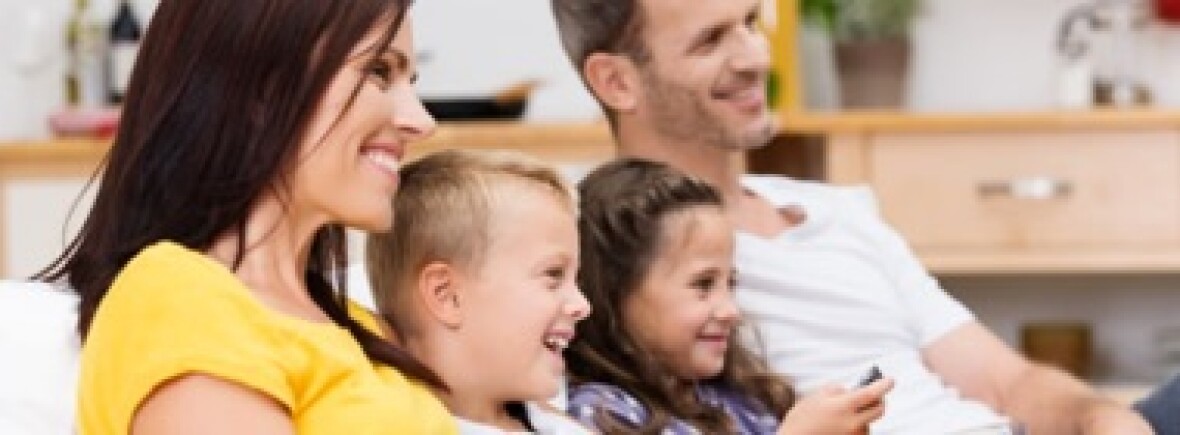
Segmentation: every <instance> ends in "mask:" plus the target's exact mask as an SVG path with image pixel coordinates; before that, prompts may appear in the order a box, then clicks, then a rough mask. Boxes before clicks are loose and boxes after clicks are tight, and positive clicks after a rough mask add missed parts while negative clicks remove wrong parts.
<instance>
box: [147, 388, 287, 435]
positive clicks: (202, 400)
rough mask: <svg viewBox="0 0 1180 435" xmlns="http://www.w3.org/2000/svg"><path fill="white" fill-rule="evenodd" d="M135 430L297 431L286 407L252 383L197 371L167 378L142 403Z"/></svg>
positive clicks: (282, 434) (176, 433) (194, 433)
mask: <svg viewBox="0 0 1180 435" xmlns="http://www.w3.org/2000/svg"><path fill="white" fill-rule="evenodd" d="M131 433H132V434H134V435H155V434H168V435H190V434H191V435H198V434H214V433H215V434H225V435H234V434H243V435H245V434H258V435H293V434H294V433H295V427H294V425H293V424H292V422H291V416H290V414H288V413H287V410H286V408H284V407H283V406H282V405H280V404H279V403H278V402H276V401H275V400H274V399H271V398H270V397H268V396H266V395H264V394H262V393H260V392H258V391H257V390H254V389H251V388H249V387H245V386H242V385H240V384H236V383H233V382H229V381H225V380H221V379H218V378H215V377H212V376H206V375H200V374H193V375H185V376H181V377H179V378H176V379H174V380H171V381H168V382H166V383H164V384H162V385H161V386H160V387H159V388H157V389H156V390H155V391H154V392H153V393H152V394H151V395H149V396H148V398H147V399H146V400H145V401H144V402H143V404H142V405H141V406H140V407H139V410H138V411H136V413H135V416H134V417H133V418H132V421H131Z"/></svg>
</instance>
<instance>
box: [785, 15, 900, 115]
mask: <svg viewBox="0 0 1180 435" xmlns="http://www.w3.org/2000/svg"><path fill="white" fill-rule="evenodd" d="M800 7H801V8H802V10H801V15H802V17H803V19H804V20H805V21H806V22H809V23H811V24H812V25H816V24H818V25H821V26H823V27H824V28H826V29H828V31H829V33H830V35H831V37H832V40H833V43H834V46H835V48H834V50H835V63H836V70H837V75H838V76H839V83H840V96H841V98H840V100H841V103H842V106H843V107H844V108H853V109H856V108H896V107H900V106H901V105H902V101H903V98H904V95H905V79H906V76H907V72H908V69H909V68H908V65H909V59H910V39H909V35H910V29H911V28H912V26H913V22H914V20H915V19H916V18H917V15H918V11H919V8H920V0H801V2H800Z"/></svg>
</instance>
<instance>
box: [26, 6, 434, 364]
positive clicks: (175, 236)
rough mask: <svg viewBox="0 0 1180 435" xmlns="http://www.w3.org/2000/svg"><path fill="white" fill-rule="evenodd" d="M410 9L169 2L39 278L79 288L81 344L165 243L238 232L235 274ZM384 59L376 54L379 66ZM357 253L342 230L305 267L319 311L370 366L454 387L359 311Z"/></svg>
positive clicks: (318, 238) (192, 243) (318, 240)
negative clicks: (269, 210) (253, 234)
mask: <svg viewBox="0 0 1180 435" xmlns="http://www.w3.org/2000/svg"><path fill="white" fill-rule="evenodd" d="M409 3H410V0H332V1H324V0H200V1H197V0H164V1H163V2H161V3H160V5H159V7H158V9H157V10H156V13H155V16H154V18H153V19H152V22H151V24H150V25H149V27H148V30H147V34H146V35H145V37H144V39H143V44H142V46H141V48H140V51H139V56H138V59H137V60H136V63H135V68H134V70H133V72H132V77H131V83H130V85H129V86H128V90H127V96H126V101H125V104H124V106H123V116H122V121H121V123H120V127H119V132H118V135H117V136H116V138H115V141H114V145H113V146H112V147H111V150H110V152H109V153H108V154H107V156H106V159H105V160H104V162H103V165H102V166H103V169H102V171H103V172H102V175H101V182H100V184H99V187H98V192H97V196H96V198H95V201H94V205H93V207H92V208H91V210H90V213H89V215H88V216H87V217H86V220H85V222H84V223H83V225H82V228H81V230H80V232H79V234H78V236H77V237H76V238H75V239H74V240H73V241H71V242H70V244H69V246H68V247H67V248H66V250H65V252H63V253H62V254H61V256H60V257H58V258H57V259H56V260H54V261H53V263H51V264H50V265H49V266H48V267H46V268H45V270H43V271H41V272H40V273H38V274H37V275H36V276H34V279H39V280H46V281H61V280H63V279H64V280H66V281H67V282H68V283H69V285H70V286H71V287H72V288H73V289H75V291H77V292H78V294H79V295H80V296H81V303H80V306H79V310H78V311H79V314H78V315H79V319H78V332H79V334H80V335H81V336H82V337H83V339H85V337H86V335H87V333H88V331H89V329H90V324H91V322H92V321H93V319H94V314H95V311H96V310H97V309H98V306H99V304H100V303H101V302H102V299H103V297H104V296H105V295H106V293H107V289H108V287H110V285H111V282H112V281H113V280H114V278H115V276H116V275H117V274H118V273H119V271H120V270H122V269H123V267H124V266H125V265H126V264H127V262H128V261H130V259H131V258H132V257H133V256H134V255H136V254H137V253H138V252H140V251H141V250H143V249H144V248H145V247H147V246H149V245H151V244H153V243H155V242H157V241H161V240H171V241H174V242H176V243H179V244H181V245H184V246H186V247H188V248H190V249H194V250H197V251H205V250H207V249H208V248H209V247H210V246H211V244H212V243H213V242H214V241H215V240H216V239H218V238H219V237H221V236H225V235H227V234H232V235H236V236H237V240H238V247H237V253H236V258H235V259H234V264H233V267H234V268H235V269H236V268H237V267H238V266H239V265H240V264H241V261H242V258H243V256H244V255H245V253H246V251H247V249H248V247H247V246H245V241H246V240H249V239H250V237H248V236H247V234H246V221H247V219H248V218H249V216H250V211H251V208H252V207H253V206H254V205H255V204H256V203H257V201H258V200H259V199H260V198H261V197H262V196H263V195H264V194H265V193H268V192H270V193H275V194H277V193H278V192H280V191H281V190H282V189H283V188H284V186H285V185H286V179H285V177H286V174H289V173H290V172H291V171H292V170H293V169H294V168H295V165H297V164H298V162H297V158H298V153H299V148H300V145H301V143H303V141H305V140H308V139H309V138H308V135H309V134H310V128H309V126H310V125H311V123H312V120H313V117H314V116H315V114H316V111H317V110H318V109H319V106H320V104H319V103H320V101H321V100H322V99H323V98H324V96H325V94H326V93H327V89H328V86H329V84H330V83H331V81H332V79H333V78H334V77H335V75H336V73H337V72H338V71H339V70H340V69H341V68H342V67H343V66H344V65H345V63H346V61H347V60H348V59H347V56H349V54H350V53H352V52H353V49H354V47H355V46H356V45H357V44H359V43H360V42H361V41H362V40H363V39H364V37H365V36H367V35H369V34H370V33H371V32H374V31H380V32H381V35H382V36H381V38H379V40H378V41H377V42H376V43H375V46H376V47H386V46H388V45H389V44H390V42H391V41H392V40H393V38H394V36H395V35H396V33H397V31H398V29H399V28H400V27H401V25H402V23H403V21H404V20H405V16H406V11H407V9H408V7H409ZM380 52H381V50H373V59H372V60H370V62H377V56H379V53H380ZM361 86H362V82H358V83H357V85H356V88H355V89H354V90H353V92H352V95H351V97H350V99H349V102H348V104H347V106H346V108H345V109H344V111H345V112H347V111H348V110H350V109H351V107H352V104H353V102H354V100H355V99H356V96H357V94H358V93H359V92H360V90H361ZM340 116H343V112H342V113H341V115H340ZM338 119H339V118H338ZM310 139H314V140H318V139H319V138H310ZM281 197H282V196H281V195H280V198H281ZM345 256H346V250H345V235H344V230H343V228H341V227H340V226H338V225H329V226H326V227H324V228H322V229H320V230H319V231H318V232H317V233H316V235H315V236H314V240H313V241H312V243H311V251H310V255H309V257H308V264H307V270H306V271H305V276H306V280H307V287H308V290H309V292H310V293H311V296H312V298H313V299H314V300H315V302H316V304H318V305H319V306H320V308H321V309H323V310H324V312H325V313H327V315H328V316H329V317H331V318H332V320H333V321H334V322H336V323H337V324H339V325H340V326H342V327H343V328H345V329H347V330H348V331H349V332H350V333H351V334H352V336H353V337H354V338H356V340H357V341H358V342H359V343H360V344H361V347H362V348H363V349H364V351H365V353H366V355H368V356H369V358H371V359H373V360H376V361H379V362H382V363H385V364H388V365H390V366H393V367H394V368H397V369H399V370H401V371H402V372H404V373H405V374H407V375H408V376H410V377H413V378H415V379H418V380H420V381H423V382H425V383H427V384H430V385H433V386H436V387H442V386H443V384H442V382H441V381H440V380H439V378H438V376H437V375H435V374H434V373H433V372H431V371H430V370H429V369H428V368H426V367H425V366H424V365H422V364H421V363H419V362H417V361H416V360H415V359H413V358H412V357H410V356H409V355H408V354H407V353H405V352H404V351H402V350H400V349H399V348H397V347H396V346H394V345H392V344H390V343H389V342H387V341H385V340H384V339H382V338H381V337H379V336H378V335H376V334H375V333H373V332H371V331H368V330H367V329H365V328H364V327H362V326H361V325H360V324H359V323H358V322H357V321H356V320H355V319H353V318H351V317H350V316H349V314H348V310H347V309H346V304H345V300H346V299H345V295H344V265H345V264H346V263H347V259H346V257H345ZM332 282H334V283H335V284H336V287H337V288H338V289H339V291H337V290H333V286H332V284H331V283H332ZM159 291H167V288H160V289H159Z"/></svg>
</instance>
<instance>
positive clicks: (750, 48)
mask: <svg viewBox="0 0 1180 435" xmlns="http://www.w3.org/2000/svg"><path fill="white" fill-rule="evenodd" d="M640 2H641V3H642V5H643V7H644V8H645V17H647V19H646V21H645V23H644V25H645V27H644V30H643V33H642V35H641V38H642V39H643V41H644V43H645V44H646V46H647V49H648V50H649V51H650V53H651V60H650V61H649V62H648V63H646V64H643V65H640V66H639V68H640V80H641V83H642V87H643V91H642V97H641V99H640V100H639V101H640V102H639V105H640V106H639V109H638V110H639V111H640V112H642V113H643V115H642V116H645V117H646V119H645V122H646V123H647V124H649V125H651V128H654V129H655V130H656V131H657V132H659V133H661V135H663V136H665V137H668V138H670V139H677V140H682V141H691V142H701V141H703V142H706V143H709V144H714V145H719V146H722V147H725V148H728V149H748V148H753V147H758V146H762V145H765V144H766V143H767V142H769V140H770V139H771V137H772V136H773V134H774V122H773V120H772V118H771V116H770V112H769V110H767V106H766V78H767V75H768V74H769V71H770V51H769V47H768V45H767V42H766V37H765V35H764V34H763V33H762V31H761V29H759V28H758V11H759V8H760V3H759V0H724V1H721V0H708V1H702V0H640Z"/></svg>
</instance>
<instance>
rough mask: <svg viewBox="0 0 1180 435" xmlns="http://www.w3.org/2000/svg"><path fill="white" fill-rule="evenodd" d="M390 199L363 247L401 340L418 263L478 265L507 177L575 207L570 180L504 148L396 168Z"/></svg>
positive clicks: (409, 318) (409, 330) (409, 328)
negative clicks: (384, 221) (389, 210)
mask: <svg viewBox="0 0 1180 435" xmlns="http://www.w3.org/2000/svg"><path fill="white" fill-rule="evenodd" d="M399 173H400V176H401V182H400V186H399V187H398V191H397V194H396V195H394V199H393V216H394V217H393V228H392V229H391V230H390V231H389V232H387V233H382V234H371V235H370V236H369V237H368V241H367V243H366V246H365V251H366V253H365V257H366V266H367V269H368V274H369V282H370V284H371V285H372V289H373V296H374V299H375V301H376V304H377V309H378V311H379V312H380V313H381V315H382V316H383V317H385V319H386V320H387V321H389V322H390V326H392V327H393V329H394V331H395V333H396V334H397V335H398V336H399V337H401V338H403V339H404V338H405V337H406V336H407V335H413V334H416V333H417V332H416V331H415V329H414V328H415V325H416V324H417V321H416V319H415V318H414V317H415V316H414V313H413V311H414V310H412V309H409V308H410V307H412V306H414V301H413V300H412V299H411V298H410V295H411V294H413V292H412V291H411V289H413V288H414V286H416V285H417V283H416V280H417V277H418V274H419V273H420V272H421V270H422V268H423V267H425V266H426V265H427V264H430V263H431V262H436V261H437V262H444V263H447V264H451V265H454V266H456V267H459V268H462V269H463V270H467V271H477V270H479V267H480V266H481V265H482V264H483V260H484V256H485V254H486V253H487V249H488V247H489V246H490V245H491V238H490V237H491V236H490V234H489V233H490V231H491V226H492V222H493V220H492V217H493V216H492V211H493V206H494V204H495V202H496V201H503V200H505V199H506V198H505V197H503V196H502V195H497V193H498V192H497V191H498V190H499V189H502V188H503V187H504V186H505V185H507V183H522V182H523V183H527V184H535V185H539V187H541V188H546V189H549V190H552V192H553V194H554V197H555V199H557V200H558V201H559V202H560V203H562V204H563V205H564V206H567V207H569V209H570V210H571V212H572V211H573V209H574V207H575V206H574V199H573V194H572V190H571V189H570V187H569V185H568V184H567V183H566V182H565V181H564V180H563V179H562V177H561V175H560V174H558V172H557V171H556V170H555V169H554V168H553V167H552V166H550V165H547V164H545V163H544V162H541V161H540V160H538V159H536V158H533V157H531V156H528V155H526V154H522V153H518V152H511V151H478V152H477V151H467V150H446V151H441V152H437V153H434V154H431V155H428V156H426V157H423V158H422V159H419V160H417V161H414V162H412V163H409V164H407V165H405V166H404V167H402V169H401V171H400V172H399Z"/></svg>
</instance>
